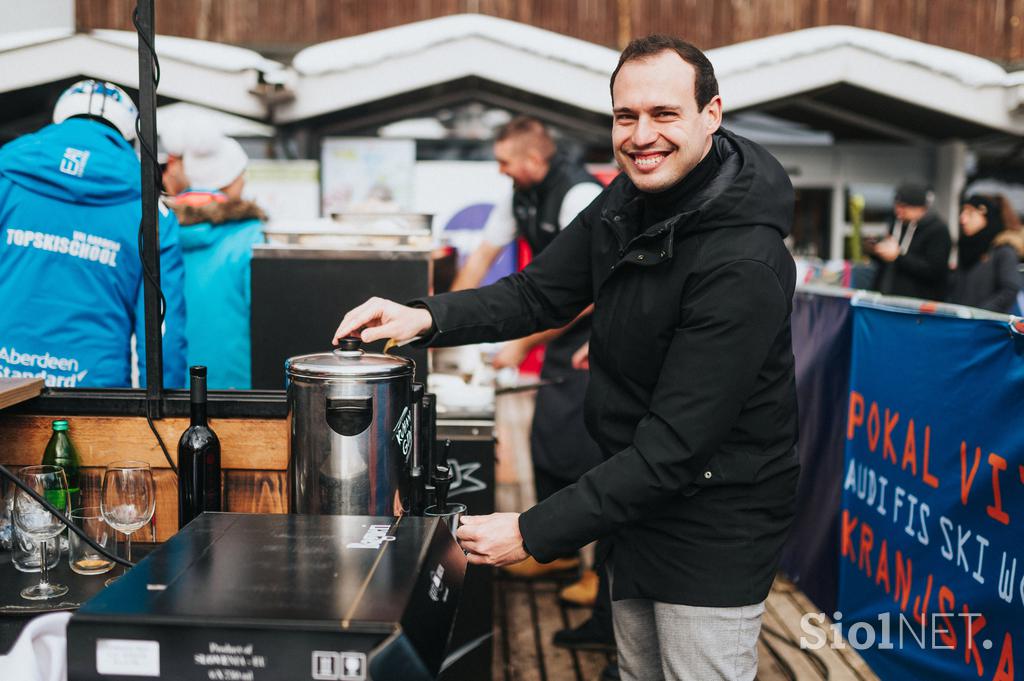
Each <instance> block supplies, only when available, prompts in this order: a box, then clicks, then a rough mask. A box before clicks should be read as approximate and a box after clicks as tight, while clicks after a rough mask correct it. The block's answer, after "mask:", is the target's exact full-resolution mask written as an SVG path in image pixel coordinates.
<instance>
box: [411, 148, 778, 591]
mask: <svg viewBox="0 0 1024 681" xmlns="http://www.w3.org/2000/svg"><path fill="white" fill-rule="evenodd" d="M714 145H715V151H716V153H717V154H718V156H719V159H721V166H720V168H719V169H718V172H717V174H716V175H715V176H714V177H713V178H712V179H711V180H709V181H708V182H707V183H705V184H704V185H703V187H702V188H700V189H698V190H697V192H696V193H695V195H694V196H693V197H692V199H691V200H690V201H688V202H687V203H686V204H685V207H684V209H683V210H681V212H680V213H679V214H677V215H674V216H672V217H670V218H669V219H667V220H664V221H662V222H659V223H657V224H654V225H653V226H651V227H650V228H648V229H647V230H646V231H644V232H643V233H642V234H639V235H637V236H635V237H634V236H632V235H633V234H636V233H637V231H638V225H639V224H640V220H641V216H642V215H643V209H644V201H645V196H644V195H643V194H642V193H641V192H639V191H638V190H637V189H636V187H635V186H634V185H633V184H632V182H630V180H629V179H628V177H626V176H625V175H622V176H620V177H619V178H617V179H616V180H615V181H614V182H613V183H612V184H611V186H610V187H609V188H608V189H607V190H606V191H605V192H604V193H602V194H601V195H600V196H599V197H598V198H597V199H595V201H594V203H592V204H591V205H590V206H589V207H588V208H587V209H586V210H584V211H583V212H582V213H581V214H580V215H579V217H578V218H577V219H576V220H575V221H574V222H573V223H572V224H571V225H570V226H569V227H567V228H566V229H565V230H564V231H563V232H562V233H561V234H560V235H559V236H558V238H556V239H555V240H554V242H553V243H552V244H551V245H550V246H548V248H546V249H545V250H544V252H543V253H542V254H541V255H540V256H539V257H538V258H537V259H536V260H534V261H533V262H532V263H531V264H530V265H529V266H528V267H527V268H526V269H525V270H523V271H522V272H520V273H517V274H513V275H511V276H509V277H506V278H505V279H502V280H500V281H499V282H496V283H495V284H493V285H491V286H489V287H486V288H482V289H477V290H473V291H460V292H457V293H451V294H444V295H441V296H437V297H434V298H429V299H425V300H423V301H420V302H421V303H422V304H424V305H425V306H426V307H428V308H429V309H430V311H431V313H432V315H433V317H434V321H435V324H436V326H437V329H438V332H437V334H436V335H435V336H433V337H432V338H431V339H430V342H431V343H432V344H434V345H459V344H463V343H473V342H479V341H482V340H499V339H507V338H515V337H519V336H523V335H526V334H529V333H532V332H534V331H537V330H539V329H544V328H552V327H557V326H560V325H562V324H565V323H566V322H567V321H569V320H571V319H572V318H573V317H574V316H575V315H576V314H577V313H578V312H579V311H580V310H582V309H583V308H584V307H585V306H586V305H588V304H589V303H590V302H591V301H593V302H594V303H595V307H594V313H593V330H592V335H591V343H590V366H591V381H590V385H589V389H588V392H587V400H586V418H587V426H588V429H589V431H590V433H591V434H592V435H593V437H594V439H595V440H596V441H597V442H598V444H599V445H600V446H601V448H602V450H603V454H604V456H605V457H606V460H605V461H604V463H602V464H601V465H599V466H597V467H596V468H594V469H593V470H591V471H589V472H588V473H587V474H586V475H584V476H583V477H582V478H581V479H580V481H579V482H578V483H576V484H574V485H571V486H569V487H567V488H565V489H563V490H561V491H560V492H558V493H556V494H554V495H553V496H551V497H550V498H548V499H547V500H546V501H544V502H542V503H540V504H538V505H537V506H535V507H533V508H532V509H530V510H528V511H527V512H525V513H524V514H523V515H522V516H521V517H520V529H521V531H522V534H523V538H524V541H525V544H526V548H527V550H528V551H529V552H530V554H531V555H533V556H534V557H535V558H537V559H538V560H540V561H547V560H551V559H553V558H555V557H557V556H561V555H565V554H566V553H568V552H569V551H571V550H574V549H576V548H578V547H580V546H583V545H584V544H587V543H588V542H590V541H593V540H595V539H598V538H601V537H608V538H610V539H611V542H610V543H611V546H612V549H611V556H610V558H611V561H612V567H613V571H614V575H615V579H614V593H613V598H615V599H624V598H649V599H653V600H656V601H661V602H669V603H682V604H688V605H699V606H717V607H730V606H739V605H746V604H751V603H756V602H760V601H761V600H763V599H764V598H765V597H766V596H767V594H768V591H769V589H770V587H771V582H772V579H773V577H774V572H775V568H776V566H777V562H778V557H779V553H780V551H781V548H782V544H783V542H784V540H785V536H786V533H787V531H788V528H789V525H790V522H791V520H792V516H793V510H794V497H795V492H796V483H797V472H798V463H797V459H796V456H795V452H794V445H795V442H796V432H797V428H796V393H795V382H794V373H793V353H792V348H791V341H790V322H789V317H790V311H791V304H792V297H793V287H794V279H795V268H794V265H793V259H792V258H791V257H790V255H789V253H788V252H787V250H786V248H785V246H784V245H783V241H782V239H783V237H784V236H785V235H786V234H787V233H788V232H789V229H790V225H791V223H792V217H793V190H792V186H791V185H790V182H789V178H788V177H787V175H786V173H785V171H784V170H783V169H782V167H781V166H780V165H779V164H778V162H777V161H776V160H775V159H774V158H773V157H772V156H771V155H770V154H768V152H766V151H765V150H764V149H762V148H761V147H759V146H757V145H756V144H754V143H752V142H750V141H748V140H745V139H743V138H740V137H736V136H734V135H733V134H731V133H729V132H727V131H724V130H723V131H720V132H719V133H716V134H715V136H714Z"/></svg>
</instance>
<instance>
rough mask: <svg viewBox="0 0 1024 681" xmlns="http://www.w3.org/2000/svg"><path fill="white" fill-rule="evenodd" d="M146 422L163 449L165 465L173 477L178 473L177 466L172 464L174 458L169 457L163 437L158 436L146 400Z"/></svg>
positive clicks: (158, 433)
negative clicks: (168, 467)
mask: <svg viewBox="0 0 1024 681" xmlns="http://www.w3.org/2000/svg"><path fill="white" fill-rule="evenodd" d="M146 423H148V424H149V429H150V430H151V431H153V435H155V436H156V441H157V442H158V443H160V449H162V450H163V453H164V458H165V459H167V465H168V466H170V468H171V471H172V472H173V473H174V475H175V477H177V475H178V467H177V466H175V465H174V460H173V459H171V454H170V452H168V451H167V445H165V444H164V439H163V438H162V437H160V432H159V431H158V430H157V429H156V425H154V424H153V415H152V414H151V413H150V403H149V402H148V401H147V402H146Z"/></svg>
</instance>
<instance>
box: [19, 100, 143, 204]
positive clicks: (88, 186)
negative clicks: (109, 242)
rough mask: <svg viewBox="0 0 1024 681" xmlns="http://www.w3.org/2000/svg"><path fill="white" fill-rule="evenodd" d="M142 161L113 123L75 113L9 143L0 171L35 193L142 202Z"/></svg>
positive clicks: (90, 200) (72, 200) (83, 200)
mask: <svg viewBox="0 0 1024 681" xmlns="http://www.w3.org/2000/svg"><path fill="white" fill-rule="evenodd" d="M139 173H140V168H139V160H138V158H137V157H136V156H135V150H134V149H132V147H131V145H130V144H128V142H126V141H125V140H124V138H123V137H121V135H120V134H118V133H117V131H115V130H113V129H112V128H110V127H108V126H106V125H104V124H103V123H99V122H97V121H91V120H87V119H80V118H71V119H68V120H66V121H64V122H63V123H58V124H53V125H48V126H46V127H45V128H43V129H41V130H39V131H38V132H34V133H32V134H29V135H24V136H22V137H19V138H18V139H16V140H14V141H12V142H10V143H8V144H6V145H4V147H3V148H2V149H0V175H2V176H4V177H5V178H7V179H9V180H10V181H11V182H13V183H14V184H16V185H18V186H20V187H22V188H24V189H25V190H27V191H30V192H32V193H34V194H40V195H43V196H47V197H50V198H52V199H57V200H59V201H66V202H68V203H76V204H85V205H92V206H106V205H114V204H122V203H129V202H132V201H138V200H139V199H140V197H141V195H142V193H141V191H140V186H141V180H140V177H139Z"/></svg>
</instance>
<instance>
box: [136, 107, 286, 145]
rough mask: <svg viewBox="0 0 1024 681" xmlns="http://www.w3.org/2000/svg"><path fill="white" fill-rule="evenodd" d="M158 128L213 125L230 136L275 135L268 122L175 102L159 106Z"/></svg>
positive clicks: (157, 115)
mask: <svg viewBox="0 0 1024 681" xmlns="http://www.w3.org/2000/svg"><path fill="white" fill-rule="evenodd" d="M156 121H157V129H158V130H164V129H168V128H172V129H173V128H190V127H204V128H205V127H212V128H214V129H216V130H218V131H219V132H222V133H224V134H225V135H228V136H229V137H273V136H274V128H273V127H272V126H269V125H267V124H266V123H260V122H258V121H254V120H251V119H249V118H244V117H242V116H235V115H233V114H229V113H224V112H223V111H216V110H214V109H208V108H206V107H205V106H196V105H195V104H189V103H188V102H175V103H174V104H166V105H164V106H160V107H157V110H156Z"/></svg>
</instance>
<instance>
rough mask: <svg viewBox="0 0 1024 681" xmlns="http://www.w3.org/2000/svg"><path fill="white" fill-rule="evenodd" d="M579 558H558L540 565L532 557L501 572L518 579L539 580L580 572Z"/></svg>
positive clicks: (506, 567) (507, 566)
mask: <svg viewBox="0 0 1024 681" xmlns="http://www.w3.org/2000/svg"><path fill="white" fill-rule="evenodd" d="M579 567H580V559H579V558H556V559H555V560H553V561H551V562H550V563H538V562H537V561H536V560H534V559H533V558H532V557H531V558H527V559H526V560H522V561H519V562H518V563H513V564H512V565H506V566H505V567H503V568H501V571H502V572H503V573H504V574H505V575H506V576H508V577H515V578H517V579H537V578H538V577H546V576H554V575H555V574H556V573H560V572H568V571H570V570H578V569H579Z"/></svg>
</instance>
